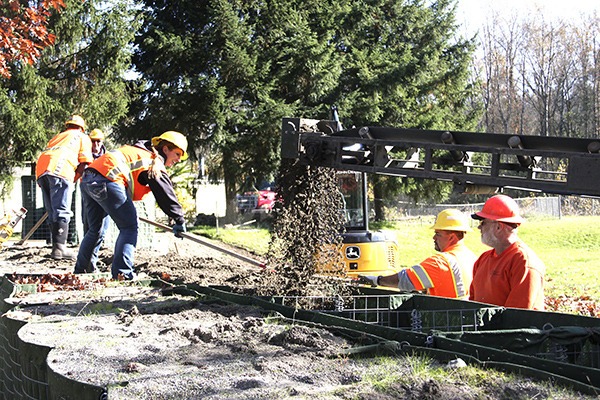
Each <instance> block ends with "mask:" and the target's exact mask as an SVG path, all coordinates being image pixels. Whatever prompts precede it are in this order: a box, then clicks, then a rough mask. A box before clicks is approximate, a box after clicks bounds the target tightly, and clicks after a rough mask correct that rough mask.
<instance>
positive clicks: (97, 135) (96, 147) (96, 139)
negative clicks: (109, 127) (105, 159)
mask: <svg viewBox="0 0 600 400" xmlns="http://www.w3.org/2000/svg"><path fill="white" fill-rule="evenodd" d="M104 138H105V135H104V132H102V131H101V130H100V129H98V128H96V129H92V131H91V132H90V140H91V141H92V155H93V156H94V160H95V159H96V158H98V157H100V156H101V155H102V154H104V153H106V147H105V146H104Z"/></svg>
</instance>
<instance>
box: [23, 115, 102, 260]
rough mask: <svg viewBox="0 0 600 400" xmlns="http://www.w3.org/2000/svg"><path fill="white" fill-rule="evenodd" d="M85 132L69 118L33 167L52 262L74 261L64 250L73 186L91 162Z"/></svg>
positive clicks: (82, 123)
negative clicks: (46, 226)
mask: <svg viewBox="0 0 600 400" xmlns="http://www.w3.org/2000/svg"><path fill="white" fill-rule="evenodd" d="M85 129H86V125H85V121H84V120H83V118H82V117H81V116H79V115H72V116H71V117H70V118H69V119H68V120H67V121H66V122H65V130H64V131H62V132H61V133H59V134H58V135H56V136H54V137H53V138H52V139H50V141H49V142H48V144H47V145H46V149H45V150H44V151H42V153H41V154H40V156H39V157H38V159H37V163H36V170H35V173H36V178H37V183H38V185H39V186H40V188H41V189H42V195H43V200H44V207H45V208H46V212H47V213H48V222H49V224H50V232H51V237H52V252H51V253H50V256H51V257H52V258H53V259H55V260H61V259H63V258H64V259H75V255H74V254H73V252H71V251H70V250H69V249H68V248H67V237H68V235H69V222H70V221H71V215H72V213H71V202H72V199H73V190H74V182H75V181H77V180H78V179H79V178H80V177H81V174H82V172H83V170H84V169H85V167H86V166H87V165H88V164H89V163H91V162H92V161H93V157H92V143H91V141H90V138H89V137H88V136H87V135H86V134H85V133H84V132H85Z"/></svg>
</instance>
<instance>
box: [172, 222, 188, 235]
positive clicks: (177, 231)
mask: <svg viewBox="0 0 600 400" xmlns="http://www.w3.org/2000/svg"><path fill="white" fill-rule="evenodd" d="M185 231H186V229H185V222H184V223H183V224H175V225H173V234H174V235H175V236H176V237H178V238H180V239H183V236H181V234H182V233H183V232H185Z"/></svg>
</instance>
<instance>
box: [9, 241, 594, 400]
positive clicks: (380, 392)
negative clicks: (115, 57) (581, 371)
mask: <svg viewBox="0 0 600 400" xmlns="http://www.w3.org/2000/svg"><path fill="white" fill-rule="evenodd" d="M164 235H165V236H164V243H165V246H164V247H163V249H162V250H163V251H162V252H154V251H148V250H138V251H137V254H136V270H137V272H138V274H139V275H138V276H139V278H140V280H139V281H138V283H142V281H143V278H144V277H146V276H148V277H152V278H154V279H163V280H168V281H170V282H175V283H197V284H199V285H204V286H207V285H217V286H221V285H222V286H228V287H235V288H237V290H238V291H244V290H250V289H252V288H256V287H259V286H260V285H261V284H262V283H263V282H265V281H270V282H272V281H273V277H272V275H269V274H270V272H269V271H266V270H263V269H261V268H258V267H255V266H252V265H248V264H245V263H243V262H241V261H238V260H237V259H235V258H232V257H230V256H227V255H224V254H223V253H220V252H217V251H215V250H212V249H210V248H207V247H204V246H201V245H199V244H196V243H194V242H191V241H187V240H186V241H182V240H177V239H175V238H173V236H172V235H171V234H164ZM5 244H6V243H5ZM236 251H243V250H239V249H236ZM49 254H50V248H49V247H48V246H45V245H43V244H38V245H36V244H35V243H31V244H27V245H25V246H16V245H13V246H6V248H5V249H4V250H3V251H2V253H0V271H1V272H2V273H3V276H4V275H6V274H15V273H16V274H41V275H43V274H49V273H50V274H56V275H61V274H63V276H64V277H65V281H68V282H69V283H70V284H72V285H71V286H69V285H66V286H65V288H66V287H68V288H75V287H79V288H84V287H85V288H86V290H85V291H81V290H80V291H76V290H57V289H58V288H59V286H53V284H52V282H51V281H50V282H48V281H46V283H45V284H44V285H46V286H44V285H39V287H40V288H44V290H46V291H45V292H41V293H36V294H30V295H21V296H17V297H15V298H14V299H13V301H14V302H15V303H21V307H20V308H15V310H13V311H11V312H9V315H10V316H11V317H13V318H21V319H24V320H27V321H30V322H35V323H29V324H27V325H25V326H24V327H23V328H21V330H20V331H19V335H20V336H21V337H24V338H26V340H28V341H32V342H34V343H39V344H43V345H46V346H49V347H52V348H53V350H52V351H51V352H50V353H49V355H48V363H49V365H50V367H51V368H53V369H55V370H57V371H59V372H60V373H62V374H64V375H65V376H67V377H69V378H71V379H76V380H79V381H83V382H88V383H92V384H96V385H99V386H102V387H108V398H109V399H287V398H299V399H305V398H314V399H398V398H402V399H442V400H444V399H513V398H523V399H524V398H536V399H545V398H551V397H552V396H554V397H553V398H558V397H556V392H552V391H551V389H549V388H548V386H545V385H542V384H538V383H536V382H534V381H532V380H530V379H527V378H522V377H517V378H515V379H510V380H506V379H504V378H502V375H500V374H492V373H489V375H488V373H487V372H486V376H488V378H487V379H484V380H482V379H478V381H480V383H478V385H477V386H476V387H474V386H473V385H468V384H467V383H465V379H464V377H462V375H461V374H462V372H461V370H459V369H457V370H455V373H454V374H452V375H450V376H451V378H449V379H448V378H445V379H443V380H437V379H435V378H433V377H429V376H427V374H423V373H422V372H421V373H419V369H420V367H419V366H418V365H414V363H411V362H407V361H406V360H405V359H404V358H403V357H396V358H392V361H391V362H390V361H387V362H386V361H385V360H382V359H379V358H371V357H351V356H349V355H348V354H346V350H348V349H349V348H352V347H355V346H364V345H369V344H373V343H377V342H378V340H379V339H378V338H375V337H370V336H368V335H361V336H358V337H357V336H353V335H351V334H349V333H348V332H343V331H342V330H340V329H336V330H331V329H330V328H328V327H325V326H318V325H313V324H308V323H302V322H300V321H292V320H288V319H285V318H283V317H281V316H278V315H276V314H272V313H265V312H264V311H263V310H261V309H259V308H255V307H250V306H240V305H232V304H229V303H225V302H219V301H213V300H210V299H206V298H202V297H190V296H178V295H172V296H164V295H162V294H161V292H160V289H158V288H155V287H149V286H144V285H142V284H136V282H133V283H124V282H121V283H117V282H111V281H105V280H104V279H97V280H86V279H83V278H82V279H81V280H80V279H79V278H80V276H74V275H71V274H70V272H71V271H72V269H73V265H74V262H73V261H55V260H51V259H50V258H49ZM111 254H112V253H111V250H110V249H103V250H102V253H101V260H102V263H101V265H100V269H101V272H108V270H109V268H110V261H111ZM244 255H245V256H247V257H255V256H254V255H252V254H250V253H244ZM266 278H268V279H266ZM388 360H389V359H388ZM429 365H430V366H432V367H436V366H441V367H446V365H445V364H438V363H437V362H436V361H431V362H429ZM382 374H383V375H384V376H385V377H386V379H383V378H382ZM382 380H384V381H386V382H387V383H386V385H385V389H382V388H381V384H379V385H374V384H373V382H375V381H378V382H381V381H382ZM377 386H379V388H377ZM560 398H563V399H569V398H572V399H581V398H586V396H583V395H581V394H579V393H572V392H564V391H561V392H560ZM589 398H592V397H589Z"/></svg>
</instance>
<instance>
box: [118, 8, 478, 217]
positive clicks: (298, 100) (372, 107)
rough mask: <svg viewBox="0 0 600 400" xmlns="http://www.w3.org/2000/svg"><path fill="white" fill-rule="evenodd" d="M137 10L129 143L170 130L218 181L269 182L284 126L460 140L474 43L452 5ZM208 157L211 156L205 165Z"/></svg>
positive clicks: (234, 184)
mask: <svg viewBox="0 0 600 400" xmlns="http://www.w3.org/2000/svg"><path fill="white" fill-rule="evenodd" d="M424 4H425V3H424V2H423V1H417V0H415V1H404V2H402V1H400V2H398V1H383V0H377V1H356V0H341V1H329V0H326V1H316V0H308V1H281V0H267V1H241V0H209V1H206V0H203V1H192V0H188V1H186V0H183V1H178V2H168V1H166V0H156V1H155V0H146V1H145V6H146V7H145V8H144V20H145V23H144V30H143V31H142V32H141V33H140V35H139V36H138V38H137V41H136V45H137V46H136V48H137V49H138V51H137V53H136V57H135V65H136V68H137V70H138V71H139V72H140V73H141V79H140V86H139V87H143V91H142V92H140V93H139V97H138V100H137V101H136V103H135V104H136V106H135V109H134V110H135V114H134V118H133V119H132V121H131V123H129V124H127V125H126V126H124V127H123V132H124V133H125V134H127V135H134V134H136V133H137V132H140V131H150V132H154V133H158V132H160V131H163V130H167V129H178V130H180V131H182V132H183V133H185V134H186V135H188V138H189V139H190V147H191V148H192V149H194V150H193V151H192V153H194V152H197V154H196V157H198V158H203V159H212V160H213V162H214V164H213V168H212V174H210V173H209V175H210V176H215V177H223V178H224V179H225V185H226V192H227V198H228V199H229V202H228V206H229V207H228V210H229V212H228V215H229V216H232V211H233V207H232V200H233V199H234V198H235V197H234V196H235V193H236V192H237V191H238V190H239V188H240V185H241V184H242V182H244V181H245V180H246V179H245V178H247V177H248V176H251V177H252V178H253V180H254V181H260V180H262V179H269V176H270V175H271V174H272V173H273V172H274V171H275V169H276V166H277V164H278V161H279V146H278V144H279V134H280V129H281V127H280V121H281V117H283V116H301V117H307V118H327V117H328V112H329V111H328V110H329V107H330V105H332V104H338V105H339V107H340V110H341V114H342V116H346V122H347V125H348V124H376V125H382V124H388V125H404V126H411V127H419V128H436V127H441V126H443V127H444V128H445V129H451V128H456V127H461V128H467V125H468V123H469V122H470V121H471V118H472V114H471V113H470V110H469V109H468V107H467V103H466V97H467V96H468V94H469V87H468V84H467V77H468V69H467V67H468V61H469V56H470V54H471V51H472V46H473V45H472V43H471V42H468V41H456V40H454V39H453V37H454V35H455V34H456V25H455V22H454V18H453V13H454V8H453V1H451V0H442V1H438V2H433V3H428V4H430V5H429V6H425V5H424ZM215 154H217V156H214V155H215Z"/></svg>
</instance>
